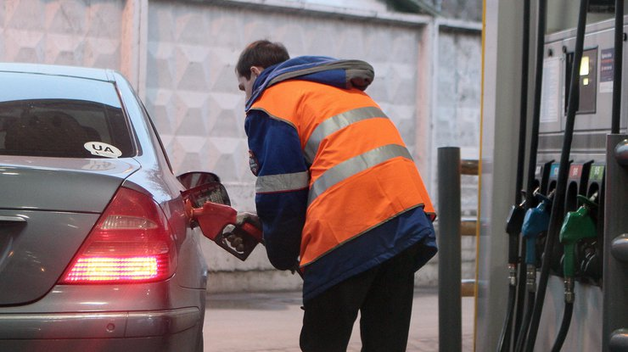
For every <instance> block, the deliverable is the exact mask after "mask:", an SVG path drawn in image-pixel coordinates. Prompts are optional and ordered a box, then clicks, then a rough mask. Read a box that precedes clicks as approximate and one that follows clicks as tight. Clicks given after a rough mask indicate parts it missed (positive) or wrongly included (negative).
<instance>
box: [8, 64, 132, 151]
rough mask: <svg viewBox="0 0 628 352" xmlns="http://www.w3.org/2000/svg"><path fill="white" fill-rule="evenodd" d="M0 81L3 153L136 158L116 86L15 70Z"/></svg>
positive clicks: (89, 80) (96, 81) (102, 82)
mask: <svg viewBox="0 0 628 352" xmlns="http://www.w3.org/2000/svg"><path fill="white" fill-rule="evenodd" d="M0 82H2V84H1V85H0V155H24V156H48V157H68V158H90V157H129V156H133V155H135V148H134V146H133V143H132V138H131V134H130V133H129V128H128V124H127V121H126V117H125V115H124V113H123V112H122V108H121V104H120V99H119V97H118V95H117V93H116V89H115V86H114V84H113V83H111V82H104V81H99V80H93V79H85V78H76V77H66V76H53V75H44V74H29V73H14V72H0Z"/></svg>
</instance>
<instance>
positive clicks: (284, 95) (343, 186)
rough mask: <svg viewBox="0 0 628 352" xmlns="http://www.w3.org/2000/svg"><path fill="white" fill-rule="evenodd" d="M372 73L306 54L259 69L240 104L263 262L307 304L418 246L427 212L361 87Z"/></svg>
mask: <svg viewBox="0 0 628 352" xmlns="http://www.w3.org/2000/svg"><path fill="white" fill-rule="evenodd" d="M372 79H373V69H372V67H371V66H370V65H369V64H367V63H365V62H363V61H358V60H336V59H332V58H328V57H313V56H304V57H297V58H293V59H290V60H288V61H285V62H283V63H281V64H278V65H275V66H271V67H268V68H266V69H265V70H263V71H262V73H261V74H260V76H259V77H258V78H257V79H256V81H255V83H254V86H253V93H252V96H251V98H250V99H249V100H248V101H247V104H246V113H247V117H246V120H245V130H246V133H247V136H248V143H249V156H250V167H251V171H252V172H253V173H254V174H255V175H256V176H257V181H256V186H255V187H256V196H255V203H256V208H257V213H258V216H259V217H260V219H261V221H262V224H263V233H264V241H265V244H266V250H267V252H268V257H269V260H270V262H271V263H272V264H273V265H274V266H275V267H276V268H278V269H281V270H287V269H296V268H298V269H299V270H301V272H302V273H303V277H304V283H303V299H304V301H307V300H308V299H311V298H313V297H315V296H316V295H318V294H320V293H321V292H324V291H325V290H327V289H328V288H330V287H332V286H333V285H335V284H337V283H340V282H342V281H344V280H346V279H348V278H350V277H352V276H354V275H357V274H359V273H361V272H364V271H366V270H368V269H371V268H373V267H375V266H377V265H379V264H380V263H382V262H384V261H386V260H387V259H390V258H392V257H394V256H395V255H397V254H398V253H400V252H401V251H403V250H404V249H407V248H409V247H410V246H412V245H414V244H416V243H418V242H422V250H421V251H419V252H420V255H419V256H418V257H417V258H416V269H417V270H418V269H419V268H420V267H421V266H423V265H424V264H425V263H426V262H427V261H428V260H429V259H430V258H431V257H433V256H434V254H435V253H436V239H435V234H434V228H433V226H432V221H433V220H434V218H435V212H434V208H433V207H432V204H431V201H430V198H429V196H428V194H427V191H426V189H425V187H424V185H423V181H422V180H421V176H420V175H419V172H418V170H417V168H416V165H415V164H414V162H413V159H412V156H411V154H410V152H409V151H408V149H407V148H406V146H405V144H404V142H403V140H402V138H401V136H400V134H399V132H398V130H397V129H396V127H395V126H394V124H393V123H392V121H391V120H390V119H389V118H388V117H387V116H386V114H385V113H384V112H383V111H382V110H381V109H380V107H379V106H378V105H377V104H376V103H375V102H374V101H373V99H371V98H370V97H369V96H368V95H367V94H366V93H365V92H364V91H363V90H364V89H365V88H366V87H367V86H368V85H369V84H370V83H371V81H372Z"/></svg>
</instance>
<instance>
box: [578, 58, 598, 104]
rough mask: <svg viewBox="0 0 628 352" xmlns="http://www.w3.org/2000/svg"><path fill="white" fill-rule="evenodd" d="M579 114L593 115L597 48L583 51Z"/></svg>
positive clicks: (595, 98) (580, 71)
mask: <svg viewBox="0 0 628 352" xmlns="http://www.w3.org/2000/svg"><path fill="white" fill-rule="evenodd" d="M579 76H580V80H579V81H580V83H579V85H580V99H579V104H578V113H579V114H593V113H595V109H596V100H597V80H598V78H597V48H595V49H589V50H585V51H584V53H583V54H582V61H581V62H580V70H579Z"/></svg>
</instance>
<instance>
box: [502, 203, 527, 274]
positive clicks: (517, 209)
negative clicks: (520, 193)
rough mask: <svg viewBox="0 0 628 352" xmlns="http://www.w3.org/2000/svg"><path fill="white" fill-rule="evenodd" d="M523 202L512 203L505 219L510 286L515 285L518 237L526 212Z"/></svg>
mask: <svg viewBox="0 0 628 352" xmlns="http://www.w3.org/2000/svg"><path fill="white" fill-rule="evenodd" d="M524 204H525V202H522V203H521V204H516V205H513V206H512V208H511V209H510V213H509V214H508V219H507V220H506V233H507V234H508V282H509V284H510V286H517V263H518V262H519V253H518V250H519V248H518V247H519V241H518V237H519V234H520V233H521V226H522V224H523V218H524V217H525V214H526V210H525V208H524Z"/></svg>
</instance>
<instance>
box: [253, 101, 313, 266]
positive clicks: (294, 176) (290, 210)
mask: <svg viewBox="0 0 628 352" xmlns="http://www.w3.org/2000/svg"><path fill="white" fill-rule="evenodd" d="M245 130H246V133H247V136H248V142H249V157H250V161H249V164H250V166H251V171H252V172H253V174H255V175H256V176H257V182H256V185H255V205H256V208H257V215H258V216H259V217H260V220H261V221H262V227H263V232H264V242H265V244H266V251H267V252H268V259H269V260H270V262H271V263H272V265H273V266H274V267H276V268H277V269H280V270H287V269H294V268H296V267H297V265H298V257H299V252H300V246H301V231H302V230H303V224H304V223H305V211H306V209H307V196H308V183H309V171H308V167H307V165H306V163H305V159H304V156H303V151H302V150H301V143H300V141H299V136H298V134H297V131H296V129H295V128H294V127H293V126H292V125H290V124H288V123H286V122H284V121H280V120H276V119H273V118H270V117H269V116H268V115H266V114H265V113H264V112H262V111H259V110H250V111H249V113H248V116H247V118H246V122H245Z"/></svg>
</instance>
